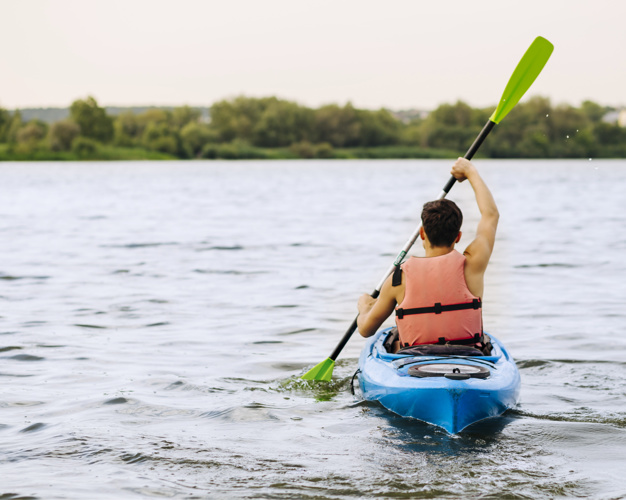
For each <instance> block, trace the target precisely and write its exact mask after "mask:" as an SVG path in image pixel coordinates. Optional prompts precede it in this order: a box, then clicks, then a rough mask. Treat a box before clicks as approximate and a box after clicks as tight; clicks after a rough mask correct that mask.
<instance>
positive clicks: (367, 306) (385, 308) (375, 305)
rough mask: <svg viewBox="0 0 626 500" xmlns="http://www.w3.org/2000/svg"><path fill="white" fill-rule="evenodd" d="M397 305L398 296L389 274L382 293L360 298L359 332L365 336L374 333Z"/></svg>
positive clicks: (357, 321)
mask: <svg viewBox="0 0 626 500" xmlns="http://www.w3.org/2000/svg"><path fill="white" fill-rule="evenodd" d="M395 306H396V297H395V294H394V292H393V290H392V286H391V276H389V277H388V278H387V279H386V280H385V283H384V284H383V286H382V288H381V289H380V295H379V296H378V298H377V299H374V298H372V297H371V296H370V295H367V294H365V295H363V296H362V297H361V298H360V299H359V303H358V308H359V316H358V317H357V320H356V324H357V326H358V328H359V333H360V334H361V335H362V336H363V337H371V336H372V335H374V334H375V333H376V332H377V331H378V329H379V328H380V325H382V324H383V322H384V321H385V320H386V319H387V318H388V317H389V315H390V314H391V313H392V312H393V310H394V308H395Z"/></svg>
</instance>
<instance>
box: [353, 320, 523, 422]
mask: <svg viewBox="0 0 626 500" xmlns="http://www.w3.org/2000/svg"><path fill="white" fill-rule="evenodd" d="M390 330H391V328H388V329H385V330H382V331H380V332H378V333H377V334H376V335H374V336H373V337H372V338H371V339H369V341H368V343H367V344H366V346H365V347H364V348H363V351H362V353H361V357H360V359H359V369H360V373H359V385H360V388H361V391H362V393H363V397H364V398H365V399H367V400H370V401H380V403H381V404H382V405H383V406H385V407H386V408H387V409H389V410H391V411H393V412H394V413H397V414H398V415H401V416H403V417H411V418H416V419H419V420H422V421H424V422H427V423H430V424H433V425H437V426H439V427H442V428H443V429H445V430H446V431H448V432H449V433H451V434H455V433H457V432H460V431H461V430H463V429H464V428H465V427H467V426H468V425H470V424H473V423H474V422H477V421H479V420H482V419H485V418H489V417H495V416H498V415H501V414H502V413H503V412H504V411H506V410H507V409H509V408H511V407H513V406H514V405H515V404H516V403H517V401H518V398H519V391H520V376H519V372H518V370H517V367H516V366H515V362H514V361H513V359H512V358H511V356H510V355H509V353H508V352H507V351H506V349H505V348H504V346H503V345H502V343H501V342H499V341H498V340H497V339H496V338H494V337H493V336H490V338H491V342H492V344H493V351H492V353H491V355H489V356H431V355H427V356H424V355H419V356H415V355H406V354H391V353H388V352H387V351H386V349H385V347H384V346H383V343H384V341H385V339H386V338H387V336H388V335H389V334H390ZM425 365H427V366H425ZM431 367H434V370H433V368H431ZM420 368H423V370H421V371H423V372H426V373H428V372H432V373H436V372H437V371H440V372H441V374H439V375H440V376H413V375H411V374H410V373H419V372H420ZM479 368H480V369H479ZM487 370H488V375H487V376H486V378H475V377H473V376H467V375H462V374H461V372H476V373H478V372H480V373H482V374H483V375H481V377H484V376H485V375H484V373H485V372H486V371H487Z"/></svg>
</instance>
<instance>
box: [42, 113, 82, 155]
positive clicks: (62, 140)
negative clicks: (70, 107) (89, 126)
mask: <svg viewBox="0 0 626 500" xmlns="http://www.w3.org/2000/svg"><path fill="white" fill-rule="evenodd" d="M79 135H80V127H79V126H78V125H77V124H76V123H74V122H73V121H72V120H61V121H58V122H55V123H53V124H52V126H51V127H50V130H49V131H48V143H49V144H50V149H51V150H52V151H70V150H71V149H72V142H74V139H76V137H78V136H79Z"/></svg>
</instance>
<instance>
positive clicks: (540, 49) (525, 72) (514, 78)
mask: <svg viewBox="0 0 626 500" xmlns="http://www.w3.org/2000/svg"><path fill="white" fill-rule="evenodd" d="M553 49H554V46H553V45H552V44H551V43H550V42H549V41H548V40H546V39H545V38H543V37H540V36H538V37H537V38H535V40H534V41H533V43H532V44H531V45H530V47H529V48H528V50H527V51H526V53H525V54H524V56H523V57H522V59H521V60H520V62H519V63H518V64H517V67H516V68H515V71H514V72H513V74H512V75H511V78H510V79H509V83H507V85H506V88H505V89H504V92H503V93H502V98H501V99H500V102H499V103H498V107H497V108H496V110H495V111H494V112H493V114H492V115H491V117H490V118H489V120H488V121H487V123H486V124H485V126H484V127H483V129H482V130H481V131H480V134H478V137H476V140H475V141H474V143H473V144H472V145H471V146H470V148H469V149H468V150H467V153H465V158H467V159H468V160H471V159H472V157H473V156H474V154H475V153H476V151H478V148H480V145H481V144H482V143H483V141H484V140H485V138H486V137H487V135H489V132H491V130H492V129H493V127H495V126H496V125H497V124H498V123H500V121H501V120H502V119H503V118H504V117H505V116H506V115H507V114H508V113H509V111H511V110H512V109H513V108H514V107H515V105H516V104H517V103H518V102H519V100H520V99H521V98H522V96H523V95H524V94H525V93H526V91H527V90H528V89H529V88H530V86H531V85H532V84H533V82H534V81H535V79H536V78H537V77H538V76H539V73H541V70H542V69H543V67H544V66H545V64H546V63H547V62H548V59H549V58H550V55H551V54H552V50H553ZM455 182H456V179H455V178H454V177H453V176H451V177H450V180H448V182H447V184H446V185H445V186H444V188H443V190H442V191H441V194H440V195H439V198H438V199H442V198H445V197H446V195H447V194H448V193H449V192H450V189H452V186H454V183H455ZM421 227H422V224H421V222H420V224H419V226H418V227H417V229H416V230H415V232H414V233H413V234H412V235H411V237H410V238H409V239H408V241H407V242H406V244H405V245H404V247H403V248H402V250H401V251H400V253H399V254H398V256H397V257H396V260H395V261H394V263H393V264H392V265H391V266H389V268H388V269H387V271H385V274H384V276H383V278H382V279H381V280H380V283H379V284H378V286H377V287H376V289H375V290H374V291H373V292H372V294H371V295H372V297H373V298H376V297H378V295H379V294H380V289H381V288H382V286H383V284H384V283H385V280H386V279H387V277H388V276H389V275H390V274H391V273H392V272H393V270H394V268H395V267H396V266H397V265H399V264H401V263H402V261H403V259H404V257H406V254H407V253H408V251H409V250H410V249H411V247H412V246H413V243H415V241H416V240H417V238H418V236H419V232H420V228H421ZM357 318H358V315H357ZM357 318H354V321H353V322H352V324H351V325H350V327H349V328H348V330H347V331H346V333H345V335H344V336H343V338H342V339H341V341H340V342H339V344H337V347H335V350H334V351H333V352H332V354H331V355H330V356H329V357H328V358H326V359H325V360H324V361H322V362H321V363H319V364H317V365H316V366H314V367H313V368H311V369H310V370H309V371H308V372H306V373H305V374H304V375H303V376H302V378H303V379H305V380H324V381H328V380H330V379H331V377H332V375H333V369H334V367H335V360H336V359H337V356H339V353H340V352H341V351H342V349H343V348H344V347H345V345H346V344H347V343H348V340H350V337H351V336H352V334H353V333H354V332H355V330H356V328H357V324H356V321H357Z"/></svg>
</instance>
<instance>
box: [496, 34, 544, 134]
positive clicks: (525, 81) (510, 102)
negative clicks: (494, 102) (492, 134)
mask: <svg viewBox="0 0 626 500" xmlns="http://www.w3.org/2000/svg"><path fill="white" fill-rule="evenodd" d="M553 50H554V45H552V44H551V43H550V42H549V41H548V40H546V39H545V38H543V37H540V36H538V37H537V38H535V41H534V42H533V43H532V44H531V45H530V47H528V50H527V51H526V53H525V54H524V57H522V59H521V61H520V62H519V64H518V65H517V68H515V71H514V72H513V74H512V75H511V78H510V79H509V83H507V85H506V88H505V89H504V92H503V94H502V98H501V99H500V103H499V104H498V107H497V108H496V110H495V111H494V112H493V115H491V118H489V119H490V120H491V121H492V122H494V123H500V120H502V118H504V117H505V116H506V115H507V114H508V113H509V111H511V110H512V109H513V108H514V107H515V105H516V104H517V103H518V102H519V100H520V99H521V98H522V96H523V95H524V94H525V93H526V91H527V90H528V89H529V88H530V86H531V85H532V84H533V82H534V81H535V79H536V78H537V77H538V76H539V73H541V70H542V69H543V67H544V66H545V65H546V63H547V62H548V59H550V54H552V51H553Z"/></svg>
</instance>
